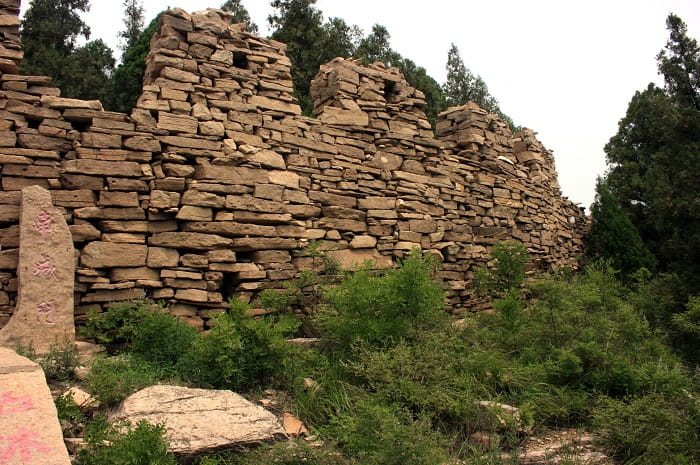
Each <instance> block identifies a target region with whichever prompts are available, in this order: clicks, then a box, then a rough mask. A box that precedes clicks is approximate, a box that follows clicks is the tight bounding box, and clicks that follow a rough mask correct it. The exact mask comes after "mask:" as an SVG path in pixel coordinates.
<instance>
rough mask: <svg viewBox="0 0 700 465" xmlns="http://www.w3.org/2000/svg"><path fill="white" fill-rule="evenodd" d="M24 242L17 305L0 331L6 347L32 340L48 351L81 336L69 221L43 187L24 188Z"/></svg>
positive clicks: (40, 350)
mask: <svg viewBox="0 0 700 465" xmlns="http://www.w3.org/2000/svg"><path fill="white" fill-rule="evenodd" d="M19 244H20V247H19V264H18V267H17V275H18V278H19V295H18V299H17V308H15V311H14V313H13V314H12V317H11V318H10V321H9V322H8V323H7V325H5V327H3V328H2V329H1V330H0V346H4V347H9V348H15V347H17V345H22V346H29V345H30V344H31V345H32V346H33V347H34V349H35V350H36V351H37V353H40V354H41V353H46V352H47V351H48V350H49V348H50V346H51V345H52V344H54V343H62V342H64V341H70V342H72V341H73V340H74V339H75V324H74V321H73V284H74V252H73V239H72V237H71V233H70V230H69V229H68V226H67V224H66V220H65V219H64V218H63V215H62V214H61V212H60V211H59V210H58V209H56V208H55V207H54V206H53V204H52V203H51V194H50V193H49V191H47V190H46V189H44V188H42V187H39V186H29V187H25V188H24V189H22V207H21V211H20V233H19Z"/></svg>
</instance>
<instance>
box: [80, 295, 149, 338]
mask: <svg viewBox="0 0 700 465" xmlns="http://www.w3.org/2000/svg"><path fill="white" fill-rule="evenodd" d="M154 308H159V307H158V305H157V304H155V303H154V302H152V301H150V300H137V301H128V302H119V303H116V304H115V305H113V306H111V307H109V308H108V309H107V311H105V312H102V313H100V312H99V311H97V310H95V309H91V310H90V311H88V319H87V322H86V323H85V326H82V327H81V328H80V334H81V336H82V337H85V338H90V339H94V340H95V341H97V343H99V344H108V345H109V344H128V343H130V342H131V341H132V339H133V336H134V331H135V329H136V326H137V325H138V324H139V322H140V321H141V320H142V319H143V318H144V317H145V316H146V315H147V314H149V313H150V312H151V311H152V310H153V309H154Z"/></svg>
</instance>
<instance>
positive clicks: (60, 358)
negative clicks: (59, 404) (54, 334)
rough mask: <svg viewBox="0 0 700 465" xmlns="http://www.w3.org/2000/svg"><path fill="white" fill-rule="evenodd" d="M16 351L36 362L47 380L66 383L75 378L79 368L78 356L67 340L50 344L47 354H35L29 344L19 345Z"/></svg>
mask: <svg viewBox="0 0 700 465" xmlns="http://www.w3.org/2000/svg"><path fill="white" fill-rule="evenodd" d="M16 351H17V353H18V354H19V355H22V356H24V357H27V358H28V359H30V360H33V361H35V362H37V363H38V364H39V366H41V368H42V369H43V370H44V375H45V376H46V379H48V380H54V381H68V380H69V379H71V378H73V377H74V376H75V370H76V369H77V368H78V366H80V355H79V354H78V351H77V350H76V348H75V345H74V344H73V342H71V341H69V340H65V341H63V342H54V343H52V344H51V345H50V346H49V350H48V352H46V353H45V354H43V355H39V354H37V353H36V350H35V349H34V347H33V346H32V345H31V344H30V345H28V346H23V345H21V344H19V345H18V346H17V350H16Z"/></svg>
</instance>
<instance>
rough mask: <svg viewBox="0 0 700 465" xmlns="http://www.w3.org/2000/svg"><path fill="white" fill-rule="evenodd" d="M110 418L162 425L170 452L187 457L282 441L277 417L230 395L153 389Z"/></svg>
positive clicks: (127, 402) (137, 395)
mask: <svg viewBox="0 0 700 465" xmlns="http://www.w3.org/2000/svg"><path fill="white" fill-rule="evenodd" d="M110 418H111V420H113V421H114V420H119V419H126V420H128V421H130V422H132V423H134V424H135V423H137V422H139V421H141V420H146V421H148V422H149V423H152V424H158V423H162V424H164V425H165V428H166V438H167V439H168V441H169V442H170V451H171V452H174V453H175V454H178V455H184V456H193V455H201V454H204V453H207V452H212V451H215V450H222V449H235V448H239V447H244V446H246V445H250V444H256V443H261V442H268V441H273V440H275V439H279V438H282V437H284V428H283V427H282V425H281V424H280V422H279V421H278V420H277V417H275V416H274V415H273V414H272V413H270V412H268V411H267V410H265V409H264V408H262V407H260V406H257V405H255V404H252V403H250V402H248V401H247V400H245V399H244V398H243V397H241V396H239V395H238V394H236V393H233V392H231V391H216V390H206V389H191V388H186V387H181V386H162V385H161V386H151V387H148V388H146V389H143V390H141V391H139V392H137V393H135V394H132V395H131V396H129V397H128V398H127V399H126V400H124V402H122V403H121V405H120V406H119V407H118V408H117V409H116V410H115V412H114V413H113V414H112V415H111V417H110Z"/></svg>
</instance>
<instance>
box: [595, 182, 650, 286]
mask: <svg viewBox="0 0 700 465" xmlns="http://www.w3.org/2000/svg"><path fill="white" fill-rule="evenodd" d="M586 255H587V256H588V257H589V258H590V259H593V260H596V259H601V258H604V259H608V260H610V261H611V264H612V266H613V268H615V269H617V270H620V271H622V272H623V277H629V276H631V275H632V274H633V273H634V272H635V271H637V270H638V269H640V268H647V269H649V270H651V269H652V268H653V267H654V261H655V260H654V256H653V255H652V254H651V252H649V249H648V248H647V247H646V245H644V242H643V241H642V238H641V236H640V235H639V232H638V231H637V228H635V227H634V224H632V221H631V220H630V219H629V217H628V216H627V214H625V212H624V211H622V209H621V208H620V206H619V204H618V202H617V200H616V199H615V196H614V195H613V193H612V192H610V189H608V186H607V185H606V183H605V180H604V179H603V178H600V177H599V178H598V181H597V183H596V197H595V201H594V202H593V205H591V227H590V229H589V231H588V234H587V235H586Z"/></svg>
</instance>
